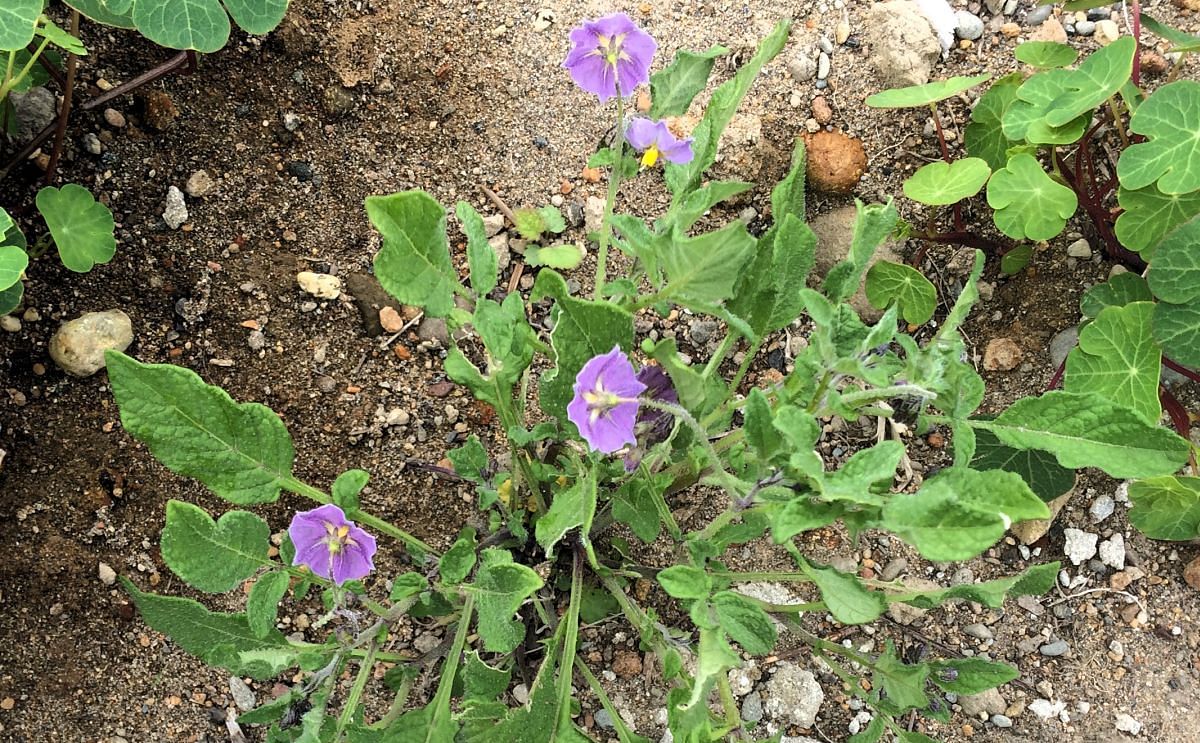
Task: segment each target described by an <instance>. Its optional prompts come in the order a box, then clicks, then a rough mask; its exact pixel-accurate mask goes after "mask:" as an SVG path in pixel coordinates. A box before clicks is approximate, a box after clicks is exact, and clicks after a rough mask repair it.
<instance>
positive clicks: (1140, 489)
mask: <svg viewBox="0 0 1200 743" xmlns="http://www.w3.org/2000/svg"><path fill="white" fill-rule="evenodd" d="M1129 500H1130V502H1132V503H1133V508H1132V509H1130V511H1129V521H1130V523H1132V524H1133V525H1134V526H1136V527H1137V528H1138V531H1140V532H1142V533H1143V534H1145V535H1146V536H1148V537H1150V538H1151V539H1171V540H1177V541H1178V540H1186V539H1195V538H1196V537H1198V536H1200V478H1197V477H1176V476H1174V475H1171V476H1167V477H1152V478H1149V479H1147V480H1140V481H1138V482H1135V483H1132V484H1131V485H1130V486H1129Z"/></svg>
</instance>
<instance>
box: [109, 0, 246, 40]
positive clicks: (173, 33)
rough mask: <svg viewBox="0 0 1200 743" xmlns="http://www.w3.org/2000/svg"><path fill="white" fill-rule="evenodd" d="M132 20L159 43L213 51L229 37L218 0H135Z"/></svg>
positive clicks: (227, 16)
mask: <svg viewBox="0 0 1200 743" xmlns="http://www.w3.org/2000/svg"><path fill="white" fill-rule="evenodd" d="M132 15H133V22H134V23H135V24H137V29H138V31H139V32H140V33H141V34H142V36H145V37H146V38H147V39H150V40H151V41H153V42H154V43H155V44H158V45H159V46H165V47H167V48H169V49H194V50H195V51H198V52H202V53H210V52H215V51H218V50H219V49H221V48H222V47H224V46H225V44H226V42H228V41H229V31H230V25H229V15H228V14H226V12H225V9H224V8H223V7H221V3H220V2H219V1H218V0H137V1H136V2H135V3H134V5H133V13H132Z"/></svg>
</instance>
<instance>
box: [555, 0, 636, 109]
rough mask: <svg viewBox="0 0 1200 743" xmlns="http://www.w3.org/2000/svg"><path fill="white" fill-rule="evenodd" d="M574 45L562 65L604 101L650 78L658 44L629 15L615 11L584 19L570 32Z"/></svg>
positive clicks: (623, 94) (582, 86)
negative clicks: (597, 17)
mask: <svg viewBox="0 0 1200 743" xmlns="http://www.w3.org/2000/svg"><path fill="white" fill-rule="evenodd" d="M571 43H572V44H573V45H574V46H573V47H572V48H571V52H570V53H569V54H567V59H566V61H564V62H563V65H562V66H563V67H565V68H567V69H568V70H570V71H571V77H572V78H574V80H575V84H576V85H578V86H579V87H581V88H583V89H584V90H586V91H587V92H589V93H594V94H595V95H597V96H599V97H600V102H601V103H603V102H604V101H607V100H608V99H609V98H611V97H613V96H614V95H618V94H619V95H621V96H622V97H624V96H627V95H629V94H630V93H632V92H633V90H634V88H636V87H637V86H639V85H641V84H642V83H644V82H646V81H647V80H649V79H650V60H652V59H653V58H654V52H655V50H657V49H658V44H656V43H655V42H654V39H652V38H650V34H648V33H646V32H645V31H643V30H642V29H640V28H638V27H637V24H635V23H634V22H633V19H631V18H630V17H629V16H627V15H625V14H624V13H616V14H614V15H609V16H605V17H603V18H601V19H600V20H597V21H584V22H583V25H582V26H580V27H579V28H577V29H575V30H573V31H571Z"/></svg>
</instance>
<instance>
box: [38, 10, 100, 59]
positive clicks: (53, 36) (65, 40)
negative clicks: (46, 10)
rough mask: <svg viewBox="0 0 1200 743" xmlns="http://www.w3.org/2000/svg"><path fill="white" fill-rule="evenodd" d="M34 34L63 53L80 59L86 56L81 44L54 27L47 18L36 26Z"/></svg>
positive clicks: (43, 18) (85, 48)
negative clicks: (65, 52) (68, 53)
mask: <svg viewBox="0 0 1200 743" xmlns="http://www.w3.org/2000/svg"><path fill="white" fill-rule="evenodd" d="M35 33H36V34H37V35H38V36H41V37H42V38H44V39H45V40H46V41H49V42H50V43H51V44H54V45H55V46H57V47H60V48H61V49H63V50H64V51H67V52H70V53H71V54H75V55H78V56H80V57H85V56H87V47H85V46H84V45H83V42H82V41H80V40H79V39H77V38H75V37H74V36H72V35H71V34H69V33H67V32H66V31H64V30H63V29H61V28H59V27H58V26H56V25H54V22H53V21H51V20H50V19H49V18H46V17H44V16H43V17H42V21H41V24H40V25H38V27H37V31H36V32H35Z"/></svg>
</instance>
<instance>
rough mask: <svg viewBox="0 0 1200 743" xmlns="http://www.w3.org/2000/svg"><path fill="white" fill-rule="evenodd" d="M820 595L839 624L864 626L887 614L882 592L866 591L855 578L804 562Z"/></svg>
mask: <svg viewBox="0 0 1200 743" xmlns="http://www.w3.org/2000/svg"><path fill="white" fill-rule="evenodd" d="M800 570H801V571H803V573H804V574H805V575H807V576H808V577H809V578H810V579H811V580H812V582H813V583H814V584H815V585H816V587H817V590H818V591H820V592H821V600H822V601H824V602H825V607H826V608H827V609H829V613H830V614H832V615H833V618H834V619H836V620H838V621H839V622H841V623H842V624H866V623H867V622H873V621H875V620H876V619H878V618H879V617H880V616H881V615H882V614H883V613H884V612H885V611H887V599H885V598H884V596H883V594H882V593H877V592H875V591H870V590H868V589H867V588H866V587H865V586H863V584H862V582H861V581H860V580H859V579H858V577H857V576H854V575H850V574H848V573H843V572H841V571H840V570H837V569H836V568H832V567H824V566H821V565H813V564H812V563H810V562H808V561H807V560H806V561H804V562H802V563H801V564H800Z"/></svg>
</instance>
